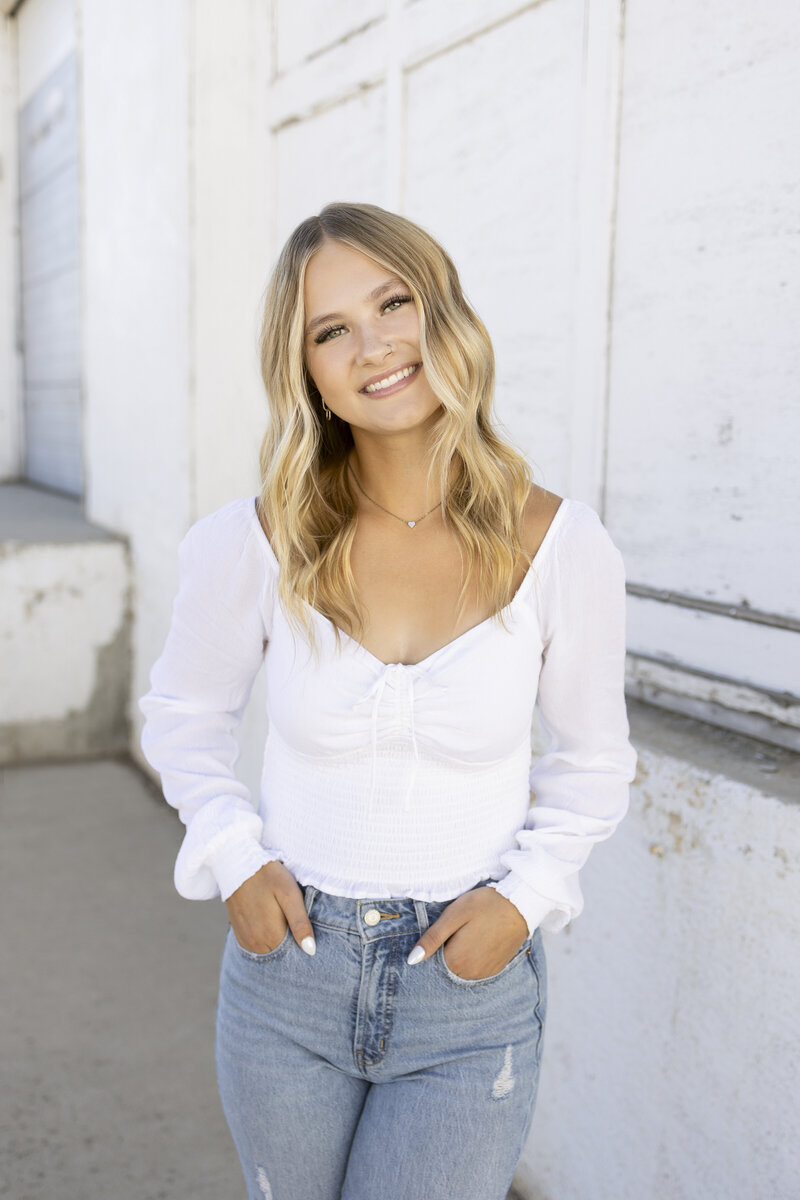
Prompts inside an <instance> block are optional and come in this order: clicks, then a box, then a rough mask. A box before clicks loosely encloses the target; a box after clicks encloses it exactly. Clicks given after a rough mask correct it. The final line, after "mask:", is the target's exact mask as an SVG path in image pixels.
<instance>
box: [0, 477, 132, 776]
mask: <svg viewBox="0 0 800 1200" xmlns="http://www.w3.org/2000/svg"><path fill="white" fill-rule="evenodd" d="M130 579H131V571H130V561H129V555H128V548H127V545H126V543H125V541H124V540H123V539H122V538H120V537H117V536H115V535H114V534H112V533H109V532H108V531H107V530H104V529H100V528H98V527H97V526H95V525H92V524H90V523H89V522H88V521H87V520H86V519H85V517H84V516H83V513H82V511H81V507H80V504H79V503H78V501H77V500H74V499H72V498H71V497H66V496H59V495H57V494H55V493H53V492H46V491H43V490H41V489H39V488H34V487H31V486H30V485H27V484H19V483H14V484H3V485H0V648H1V653H2V660H3V686H2V690H1V691H0V763H18V762H31V761H38V760H43V759H52V758H84V757H87V756H89V757H94V756H97V755H108V754H117V753H123V752H125V751H126V750H127V747H128V742H129V723H128V693H129V680H130V660H131V625H132V612H131V596H130V592H131V582H130Z"/></svg>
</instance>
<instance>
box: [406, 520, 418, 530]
mask: <svg viewBox="0 0 800 1200" xmlns="http://www.w3.org/2000/svg"><path fill="white" fill-rule="evenodd" d="M416 523H417V522H416V521H409V522H408V528H409V529H413V528H414V526H415V525H416Z"/></svg>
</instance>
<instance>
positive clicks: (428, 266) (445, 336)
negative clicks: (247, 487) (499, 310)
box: [258, 203, 531, 648]
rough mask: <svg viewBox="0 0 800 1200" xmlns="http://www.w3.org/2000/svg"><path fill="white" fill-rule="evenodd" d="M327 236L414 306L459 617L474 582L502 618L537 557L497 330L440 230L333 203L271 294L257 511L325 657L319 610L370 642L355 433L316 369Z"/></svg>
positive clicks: (263, 343) (303, 236) (294, 616)
mask: <svg viewBox="0 0 800 1200" xmlns="http://www.w3.org/2000/svg"><path fill="white" fill-rule="evenodd" d="M328 239H330V240H333V241H338V242H342V243H344V244H345V245H347V246H350V247H353V248H354V249H356V250H360V251H361V253H362V254H366V255H367V256H368V257H370V258H372V259H373V260H374V261H375V262H377V263H379V264H380V265H381V266H382V267H385V268H386V269H387V270H388V271H391V272H392V273H393V274H396V275H398V276H399V277H400V278H401V279H402V280H403V281H404V283H405V284H406V286H407V287H408V290H409V292H410V293H411V295H412V296H413V298H414V303H415V304H416V307H417V312H418V314H419V331H420V357H421V360H422V365H423V367H424V370H425V376H426V378H427V380H428V383H429V384H430V387H431V389H432V390H433V392H434V393H435V395H436V396H437V397H438V398H439V400H440V401H441V405H442V407H441V416H440V419H439V421H438V423H437V425H436V427H435V430H434V433H433V437H432V441H431V453H430V462H429V469H428V486H429V487H431V488H432V487H433V483H434V481H435V482H436V484H438V488H439V493H440V495H441V496H442V504H441V511H442V517H443V520H444V521H445V522H446V523H449V525H450V527H451V529H452V531H453V533H454V534H455V537H456V539H457V542H458V545H459V549H460V551H461V560H462V576H463V579H462V587H461V591H460V593H459V605H458V615H457V618H456V619H457V620H458V617H460V616H461V614H462V613H463V609H464V605H465V603H466V601H467V599H468V589H469V586H470V582H471V581H472V580H473V579H475V578H477V582H478V585H479V588H480V592H481V594H482V596H484V597H485V598H486V599H487V600H488V601H489V602H490V604H491V611H492V613H493V614H494V615H495V616H497V618H498V619H499V620H500V622H501V623H503V611H502V610H503V609H504V608H505V607H506V606H507V604H508V603H509V602H510V600H511V597H512V589H513V583H514V575H515V570H516V567H517V565H518V563H519V561H520V559H522V560H524V561H525V562H526V563H529V562H530V559H529V556H527V555H526V554H525V552H524V550H523V548H522V544H521V542H520V529H521V526H522V514H523V509H524V507H525V503H526V501H527V498H528V494H529V490H530V485H531V474H530V469H529V467H528V464H527V462H526V460H525V459H524V458H523V456H522V455H521V454H520V453H518V452H517V451H516V450H515V449H514V448H513V447H512V446H511V445H510V444H509V443H508V442H507V441H506V440H504V439H503V438H502V437H501V436H500V435H499V433H498V432H497V430H496V428H495V426H494V424H493V421H492V416H491V407H492V399H493V394H494V352H493V350H492V344H491V341H490V339H489V334H488V332H487V330H486V328H485V326H484V324H483V322H482V321H481V320H480V318H479V317H478V316H477V314H476V313H475V312H474V311H473V309H472V308H471V307H470V305H469V304H468V302H467V300H466V298H465V296H464V293H463V291H462V289H461V284H460V281H459V278H458V273H457V271H456V268H455V266H454V265H453V262H452V261H451V259H450V257H449V256H448V255H447V253H446V252H445V251H444V250H443V249H442V247H441V246H440V245H439V243H438V242H437V241H436V240H435V239H434V238H433V237H431V235H430V234H429V233H427V232H426V231H425V230H424V229H421V228H420V226H418V225H415V224H414V222H413V221H409V220H408V219H407V218H406V217H401V216H399V215H397V214H396V213H392V212H388V211H386V210H385V209H382V208H378V207H377V206H376V205H373V204H354V203H353V204H345V203H334V204H327V205H326V206H325V207H324V208H323V209H322V211H321V212H320V213H319V214H318V215H317V216H314V217H309V218H307V220H305V221H302V222H301V223H300V224H299V225H298V226H297V228H296V229H295V230H294V232H293V233H292V234H291V235H290V237H289V239H288V241H287V242H286V244H285V246H284V247H283V249H282V250H281V253H280V255H279V257H278V261H277V263H276V265H275V268H274V270H273V272H272V275H271V277H270V280H269V283H268V286H267V291H266V298H265V304H264V316H263V323H262V328H261V338H260V349H261V373H262V377H263V380H264V387H265V388H266V393H267V399H268V407H269V421H268V425H267V430H266V433H265V435H264V438H263V441H262V443H261V448H260V452H259V461H260V476H261V492H260V496H259V501H258V510H259V513H258V515H259V519H260V521H261V524H262V526H263V527H264V530H265V532H266V533H267V534H268V536H269V539H270V544H271V545H272V548H273V551H274V553H275V556H276V558H277V560H278V563H279V566H280V573H279V581H278V590H279V596H280V599H281V601H282V604H283V607H284V611H285V612H286V615H287V618H288V620H289V622H290V624H291V625H292V626H293V627H294V628H295V629H297V630H298V631H302V632H304V633H305V635H306V638H307V640H308V641H309V643H310V645H311V646H312V647H314V648H315V640H314V629H313V624H312V620H311V613H310V612H309V611H308V609H309V607H311V608H313V609H316V610H317V612H319V613H321V614H322V615H323V616H324V617H327V618H328V619H329V620H330V621H331V622H332V624H333V627H334V631H335V635H336V641H337V645H338V644H340V629H341V630H344V631H345V632H346V633H347V634H348V636H350V637H353V638H355V639H356V640H359V641H360V640H361V639H362V637H363V633H364V628H365V622H364V609H363V606H362V603H361V601H360V599H359V595H358V589H357V586H356V583H355V579H354V577H353V572H352V570H351V565H350V552H351V548H352V545H353V538H354V535H355V531H356V512H357V506H356V499H355V496H354V494H353V492H352V491H351V487H350V482H349V472H348V470H347V455H348V452H349V451H350V449H351V448H352V446H353V436H352V433H351V430H350V426H349V425H348V424H347V423H346V422H345V421H342V420H340V419H339V418H338V417H337V416H336V415H335V414H334V415H333V416H332V417H331V419H330V420H325V419H324V418H323V411H322V400H321V397H320V394H319V392H318V390H317V388H316V387H315V385H314V383H313V380H312V379H311V376H310V375H309V373H308V370H307V368H306V365H305V354H304V330H305V322H306V314H305V312H304V298H303V297H304V283H305V272H306V267H307V265H308V262H309V259H310V258H311V257H312V255H313V254H314V253H315V251H317V250H318V249H319V248H320V246H321V245H322V244H323V242H325V241H326V240H328ZM451 472H452V473H453V478H452V479H451ZM465 562H466V571H464V570H463V567H464V563H465Z"/></svg>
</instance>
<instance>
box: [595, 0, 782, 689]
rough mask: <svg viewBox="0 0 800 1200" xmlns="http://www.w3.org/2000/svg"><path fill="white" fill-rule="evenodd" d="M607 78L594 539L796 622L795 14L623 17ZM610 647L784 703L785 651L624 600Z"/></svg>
mask: <svg viewBox="0 0 800 1200" xmlns="http://www.w3.org/2000/svg"><path fill="white" fill-rule="evenodd" d="M624 64H625V65H624V79H623V90H622V113H621V133H620V175H619V202H618V213H617V221H616V255H615V277H614V303H613V324H612V330H611V334H612V344H611V357H610V416H609V442H608V473H607V493H606V494H607V507H606V517H607V521H608V523H609V525H610V527H611V528H612V529H613V530H614V532H615V534H616V535H617V537H618V539H619V541H620V544H621V545H622V547H623V549H624V551H625V556H626V563H627V567H628V574H629V577H630V578H631V579H634V580H636V581H638V582H640V583H645V584H649V585H650V586H653V587H657V588H667V589H674V590H676V591H683V592H688V593H691V594H693V595H696V596H701V597H703V598H704V599H710V600H716V601H720V602H722V603H725V604H739V605H744V606H747V607H749V608H751V609H762V610H766V611H768V612H778V613H781V614H783V615H784V616H787V617H795V618H796V617H797V616H798V615H799V614H800V568H798V565H797V553H796V548H797V545H798V541H799V540H800V505H798V503H797V486H796V482H795V470H794V467H793V462H794V458H795V449H794V448H795V446H796V445H797V443H798V440H800V405H798V403H797V395H798V387H797V379H798V375H799V374H800V340H799V339H798V337H797V327H798V316H799V315H800V269H798V256H799V254H800V226H799V225H798V221H797V208H798V205H797V186H798V163H800V125H799V124H798V121H797V108H798V100H799V99H800V89H798V83H797V78H798V67H799V66H800V12H799V11H798V9H797V6H796V5H794V4H790V3H786V2H785V0H765V2H764V3H758V4H756V3H747V4H740V5H734V6H731V5H729V4H726V3H723V2H722V0H717V2H715V3H710V4H703V5H697V4H692V3H690V0H678V2H677V3H670V4H666V3H661V2H659V3H656V4H653V3H649V4H647V3H643V2H641V0H639V2H635V3H630V4H628V5H627V13H626V21H625V50H624ZM632 464H635V469H631V467H632ZM654 531H657V536H654ZM654 608H655V609H657V610H658V611H655V612H654V611H653V609H654ZM667 623H669V628H668V629H667V628H666V624H667ZM629 633H630V645H631V647H632V648H633V649H635V650H642V651H644V652H648V653H651V654H658V655H659V656H661V657H667V658H671V659H672V660H680V661H683V662H688V663H691V664H693V665H695V666H697V667H700V668H702V669H705V670H709V671H712V672H716V673H717V674H719V675H727V676H730V677H733V678H737V679H744V680H747V681H749V682H751V683H753V684H757V685H761V686H763V687H766V688H773V689H776V690H778V691H780V690H781V689H785V690H787V691H794V692H795V693H796V692H797V680H798V679H800V635H798V634H797V633H796V632H794V633H791V634H787V633H783V632H782V631H781V630H779V629H770V628H767V627H764V626H762V627H760V628H759V627H755V626H753V625H749V626H748V625H747V624H745V623H743V622H741V621H739V622H731V621H729V620H726V619H725V618H724V617H721V616H709V615H708V614H697V613H687V612H686V611H685V610H684V611H683V612H681V611H679V610H676V611H674V612H673V613H671V614H668V612H667V611H666V610H665V608H664V606H663V605H654V604H653V603H652V602H651V601H647V600H632V602H631V614H630V630H629Z"/></svg>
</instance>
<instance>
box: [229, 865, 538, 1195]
mask: <svg viewBox="0 0 800 1200" xmlns="http://www.w3.org/2000/svg"><path fill="white" fill-rule="evenodd" d="M476 886H479V887H480V886H482V885H481V884H478V885H476ZM302 891H303V893H304V896H305V905H306V911H307V912H308V914H309V917H310V919H311V922H312V924H313V926H314V934H315V937H316V942H317V953H316V955H315V956H314V957H309V956H308V955H306V954H304V953H303V951H302V950H301V949H300V947H299V946H298V945H297V943H296V942H295V940H294V937H293V935H292V933H291V931H290V930H288V929H287V931H286V936H285V937H284V939H283V941H282V942H281V944H280V945H279V946H277V947H276V948H275V949H274V950H272V951H270V953H269V954H251V953H249V951H247V950H244V949H243V948H242V947H241V946H240V945H239V943H238V942H237V941H236V938H235V937H234V934H233V931H232V929H230V928H229V929H228V933H227V936H226V940H225V949H224V952H223V956H222V971H221V979H220V992H219V1003H218V1008H217V1040H216V1056H217V1075H218V1080H219V1088H220V1095H221V1097H222V1104H223V1108H224V1110H225V1116H226V1118H227V1120H228V1124H229V1126H230V1129H231V1133H232V1134H233V1139H234V1142H235V1143H236V1149H237V1150H238V1152H239V1157H240V1159H241V1163H242V1169H243V1171H244V1175H245V1179H246V1181H247V1189H248V1191H247V1194H248V1197H249V1198H250V1200H265V1198H266V1200H384V1198H385V1200H505V1196H506V1193H507V1191H508V1189H509V1187H510V1186H511V1180H512V1177H513V1174H514V1170H515V1168H516V1166H517V1163H518V1161H519V1157H520V1154H521V1153H522V1148H523V1145H524V1143H525V1139H526V1137H527V1134H528V1131H529V1129H530V1126H531V1122H532V1120H533V1109H534V1104H535V1100H536V1088H537V1084H538V1077H539V1060H540V1056H541V1049H542V1034H543V1029H544V1018H545V1006H546V986H547V985H546V968H545V958H544V952H543V948H542V938H541V933H540V931H539V930H538V929H537V930H536V931H535V932H534V934H533V937H532V938H528V939H527V940H526V941H525V942H524V943H523V945H522V946H521V948H520V949H519V950H518V951H517V953H516V954H515V955H514V957H513V958H512V959H511V961H510V962H509V963H508V964H507V966H505V967H504V968H503V970H502V971H500V972H499V973H498V974H497V975H492V976H489V977H487V978H485V979H477V980H466V979H462V978H461V977H460V976H458V975H455V974H454V973H453V972H452V971H451V970H450V969H449V967H448V966H447V963H446V961H445V957H444V954H443V949H444V950H445V951H446V944H445V947H444V948H442V947H440V948H439V950H437V951H436V953H435V954H434V955H432V956H431V958H430V959H425V960H423V961H422V962H421V963H417V964H416V965H415V966H412V967H410V966H408V964H407V963H406V958H407V957H408V954H409V953H410V951H411V949H412V947H413V946H414V945H415V943H416V942H417V940H418V938H419V936H420V934H421V933H422V932H424V930H425V929H427V927H428V925H429V924H432V923H433V921H435V920H436V918H437V917H438V916H440V914H441V913H442V911H443V909H444V908H445V907H446V905H447V904H448V903H450V902H449V901H441V902H436V903H430V902H425V901H422V900H412V899H401V900H385V899H384V900H352V899H348V898H346V897H343V896H334V895H331V894H329V893H327V892H321V891H319V890H318V889H317V888H315V887H312V886H310V885H308V886H306V887H303V888H302ZM365 918H366V919H365Z"/></svg>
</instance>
